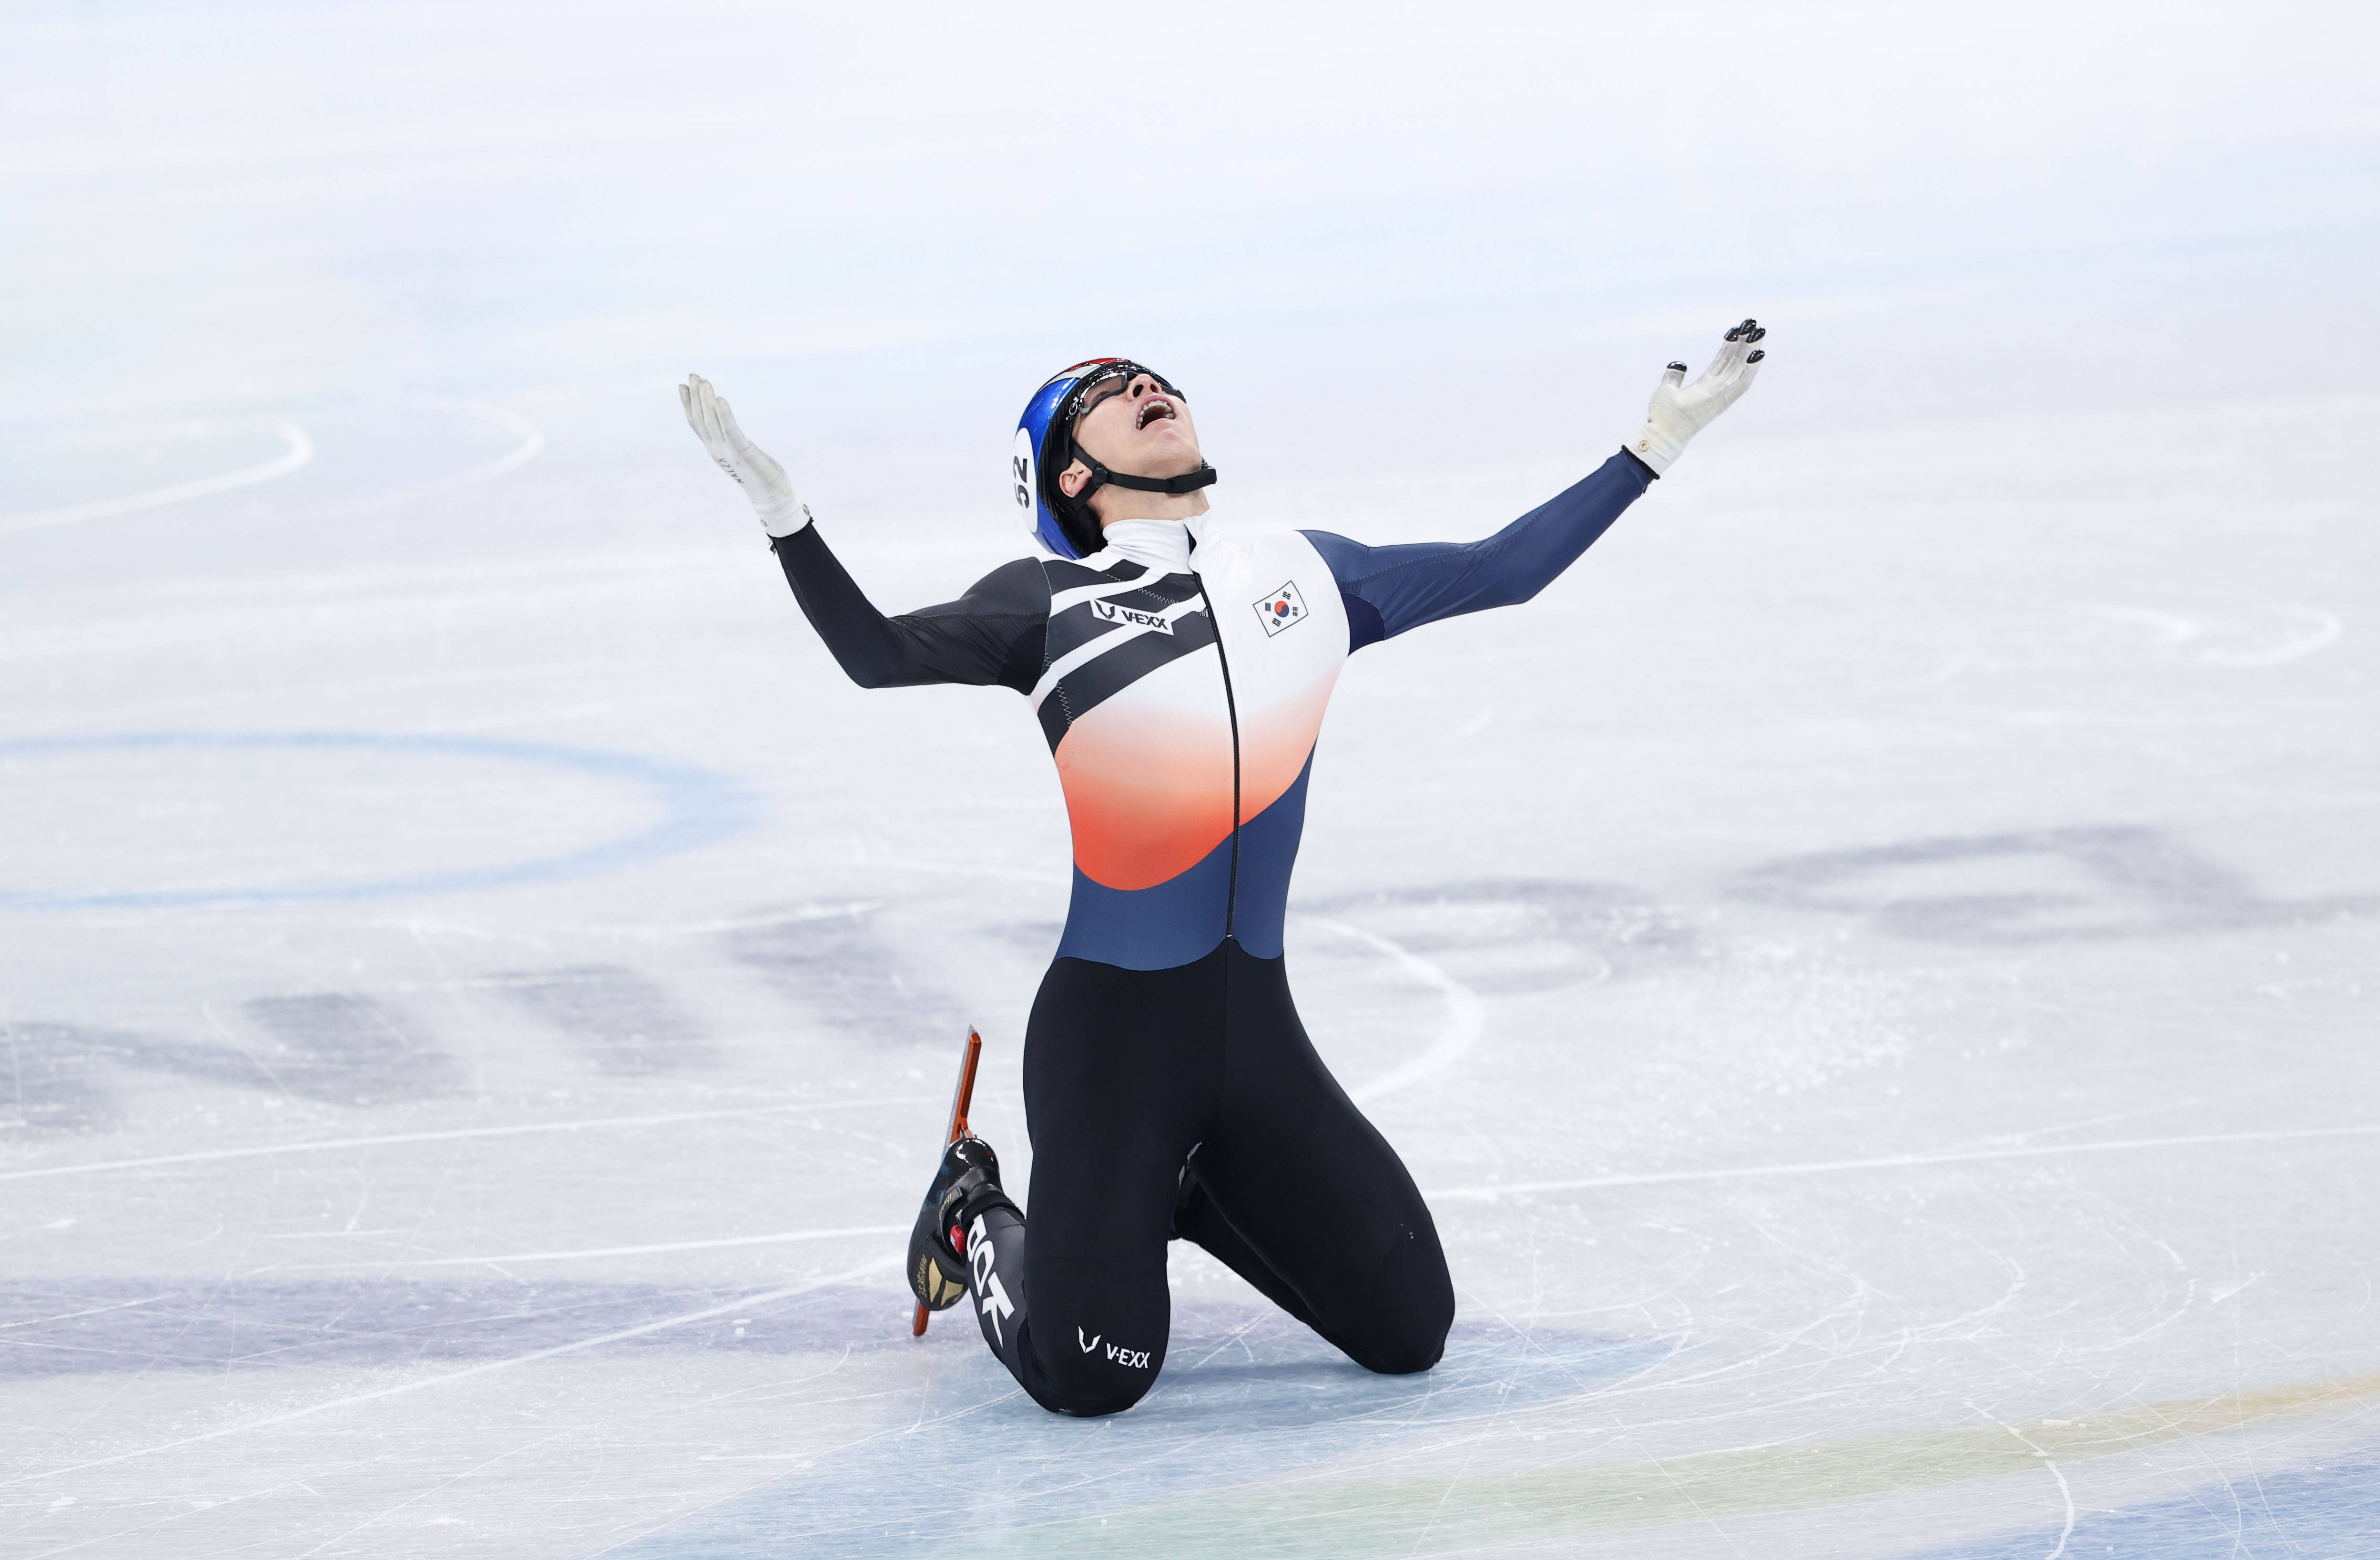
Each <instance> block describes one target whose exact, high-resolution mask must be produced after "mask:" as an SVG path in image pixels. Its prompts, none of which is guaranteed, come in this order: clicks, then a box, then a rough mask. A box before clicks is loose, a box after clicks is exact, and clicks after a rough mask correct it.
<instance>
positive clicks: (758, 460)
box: [677, 374, 1050, 693]
mask: <svg viewBox="0 0 2380 1560" xmlns="http://www.w3.org/2000/svg"><path fill="white" fill-rule="evenodd" d="M677 395H678V404H679V405H680V406H682V407H683V408H685V410H686V422H687V424H688V425H689V426H690V427H692V428H693V429H694V432H695V436H696V437H698V438H699V439H700V440H701V441H702V447H703V448H704V449H705V450H707V451H708V452H710V458H711V459H712V460H714V461H716V462H717V463H718V465H719V469H721V470H722V471H724V472H726V473H727V474H728V476H730V477H731V478H733V479H735V483H736V485H737V486H739V487H741V488H743V490H744V493H745V496H747V498H749V499H751V501H752V507H753V508H754V509H755V510H757V511H758V512H759V517H760V525H761V528H762V529H763V530H766V531H768V533H769V545H770V547H771V549H772V550H773V551H774V552H775V553H776V555H777V561H778V562H779V563H780V564H782V565H783V567H784V570H785V580H786V582H787V583H788V584H790V585H791V586H793V588H794V599H795V601H797V602H799V603H801V608H802V614H803V615H804V616H806V617H807V618H808V619H809V620H810V626H811V627H812V628H816V629H817V630H818V633H819V638H820V639H821V640H825V641H826V647H827V649H828V650H829V651H831V652H833V655H834V658H835V660H836V661H837V662H838V663H840V664H842V666H843V669H844V672H845V673H847V674H848V675H849V676H850V677H851V680H852V681H854V682H856V683H857V684H858V685H859V686H860V687H862V688H913V687H916V686H917V685H919V684H922V683H970V684H975V685H977V686H984V685H989V684H992V683H999V684H1001V685H1002V686H1004V687H1007V688H1013V689H1015V690H1016V691H1017V692H1019V693H1029V692H1031V691H1032V689H1033V682H1034V678H1035V677H1036V676H1038V675H1039V672H1040V669H1041V643H1042V635H1043V633H1044V632H1045V631H1046V629H1047V627H1048V623H1049V617H1050V589H1049V583H1048V580H1047V579H1046V577H1045V576H1044V575H1043V574H1042V572H1041V569H1040V566H1038V564H1036V563H1034V562H1033V561H1032V560H1031V559H1029V558H1020V559H1018V560H1017V561H1016V562H1014V563H1012V564H1004V565H1002V567H999V568H996V569H994V570H992V571H991V572H990V574H987V575H985V576H984V577H983V578H982V579H978V580H977V581H976V582H975V584H974V585H973V586H972V587H971V588H969V590H968V591H967V593H966V594H965V595H964V596H961V597H960V598H959V599H958V600H957V601H954V602H945V603H942V604H941V605H940V606H929V607H926V608H924V609H922V610H920V611H917V612H914V613H908V614H905V615H902V616H899V617H887V616H885V615H883V614H882V613H880V612H879V611H877V610H876V607H875V605H874V603H871V602H869V601H868V597H867V595H866V593H865V592H863V591H861V590H860V589H859V586H858V584H857V583H856V582H855V581H854V580H853V579H852V578H851V575H850V574H849V572H847V571H846V570H845V569H844V567H843V563H842V561H841V560H840V559H838V558H837V557H836V556H835V555H834V554H833V553H832V552H830V551H829V550H828V548H827V544H826V542H825V540H824V539H823V538H822V537H820V535H819V533H818V527H817V526H815V525H813V524H811V523H810V512H809V508H808V506H806V505H804V504H803V503H802V502H801V501H800V500H799V499H798V498H796V497H795V495H794V484H793V481H792V480H791V479H790V478H788V477H787V476H786V475H785V469H784V468H783V466H780V465H779V464H777V462H776V461H775V460H774V459H773V458H771V456H770V455H769V453H768V452H767V451H766V450H763V449H762V448H760V446H759V445H756V444H754V443H753V442H752V441H751V440H750V439H749V438H747V436H746V435H745V433H744V431H743V430H742V429H740V428H738V427H737V426H736V425H735V412H734V411H733V410H731V409H730V408H729V407H728V405H727V402H726V401H725V400H724V399H722V397H721V396H719V394H718V393H717V392H716V391H714V390H713V389H712V388H711V387H710V384H709V383H708V382H707V381H706V380H704V379H703V377H702V376H701V375H700V374H689V375H687V376H686V384H681V385H679V386H678V392H677Z"/></svg>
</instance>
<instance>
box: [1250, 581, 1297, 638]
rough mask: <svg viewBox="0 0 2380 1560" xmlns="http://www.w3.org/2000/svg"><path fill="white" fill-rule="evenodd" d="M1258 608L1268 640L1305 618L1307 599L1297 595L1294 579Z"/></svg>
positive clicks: (1257, 604)
mask: <svg viewBox="0 0 2380 1560" xmlns="http://www.w3.org/2000/svg"><path fill="white" fill-rule="evenodd" d="M1256 608H1257V617H1258V618H1260V619H1262V620H1263V622H1264V626H1265V635H1266V637H1267V638H1270V637H1271V636H1272V635H1274V634H1278V633H1280V632H1281V630H1282V629H1283V628H1288V627H1290V626H1291V625H1292V624H1293V623H1300V622H1303V621H1304V620H1305V597H1304V596H1301V595H1299V594H1298V593H1297V582H1296V581H1295V580H1290V581H1287V582H1286V583H1284V584H1283V585H1282V586H1281V589H1280V590H1278V591H1274V592H1273V593H1272V594H1270V595H1269V596H1267V597H1266V598H1265V599H1264V600H1262V601H1260V602H1258V603H1256Z"/></svg>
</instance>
